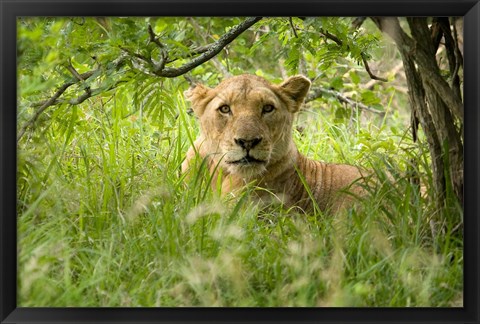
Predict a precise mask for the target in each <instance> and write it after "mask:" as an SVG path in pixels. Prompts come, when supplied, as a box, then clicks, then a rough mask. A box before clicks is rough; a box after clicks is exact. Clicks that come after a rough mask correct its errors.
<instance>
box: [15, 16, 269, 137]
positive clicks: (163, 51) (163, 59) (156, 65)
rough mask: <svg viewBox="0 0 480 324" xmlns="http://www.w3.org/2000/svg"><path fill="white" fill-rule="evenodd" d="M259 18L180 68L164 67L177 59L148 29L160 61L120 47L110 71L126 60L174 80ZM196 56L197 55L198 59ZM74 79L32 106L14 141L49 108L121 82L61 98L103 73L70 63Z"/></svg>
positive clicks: (75, 101)
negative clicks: (83, 68) (172, 56)
mask: <svg viewBox="0 0 480 324" xmlns="http://www.w3.org/2000/svg"><path fill="white" fill-rule="evenodd" d="M261 19H262V17H251V18H246V19H245V20H244V21H243V22H242V23H240V24H238V25H236V26H234V27H232V28H231V29H230V30H229V31H228V32H226V33H225V34H224V35H223V36H222V37H220V38H219V39H218V40H217V41H215V42H213V43H211V44H209V45H206V46H202V47H200V48H197V49H195V50H193V51H192V52H191V53H189V54H188V56H187V57H195V56H196V57H195V58H194V59H192V60H191V61H190V62H188V63H186V64H184V65H182V66H181V67H179V68H169V67H166V65H167V64H169V63H171V62H173V61H175V60H176V59H173V60H169V57H168V51H167V48H166V46H165V45H163V44H162V43H161V42H160V40H159V38H158V36H157V35H155V33H154V32H153V29H152V27H151V26H150V25H149V26H148V34H149V39H150V42H152V43H154V44H155V45H156V46H157V47H158V48H159V49H160V60H159V61H158V62H154V61H153V60H152V59H151V58H148V57H146V56H144V55H141V54H138V53H133V52H131V51H130V50H128V49H126V48H124V47H120V49H122V50H123V51H124V52H126V53H127V54H128V55H121V56H120V57H119V58H118V59H117V60H115V61H114V62H113V65H112V67H111V68H110V67H109V69H114V70H118V69H119V68H120V67H121V66H123V65H124V63H125V61H126V60H131V61H133V60H140V61H142V62H144V63H147V64H148V66H149V71H150V72H152V73H153V74H155V75H156V76H160V77H168V78H173V77H177V76H180V75H183V74H185V73H187V72H189V71H190V70H192V69H193V68H195V67H197V66H199V65H200V64H202V63H204V62H206V61H208V60H210V59H212V58H213V57H214V56H215V55H217V54H218V53H219V52H220V51H221V50H222V49H223V48H224V47H225V46H227V45H228V44H230V43H231V42H232V41H233V40H235V39H236V38H237V37H238V36H239V35H240V34H242V33H243V32H244V31H245V30H247V29H248V28H250V27H251V26H252V25H254V24H255V23H256V22H258V21H259V20H261ZM197 55H199V56H197ZM65 68H66V69H67V70H68V71H69V72H70V73H71V74H72V76H73V80H68V81H67V82H65V83H64V84H63V85H61V86H60V87H59V88H58V89H57V91H56V92H55V93H54V95H53V96H52V97H50V98H49V99H47V100H44V101H40V102H37V103H34V104H32V107H33V108H35V112H34V114H33V115H32V116H31V117H30V118H29V119H28V120H27V121H26V122H25V123H24V124H23V125H22V126H21V127H20V129H19V131H18V134H17V142H18V141H19V140H20V139H21V138H22V137H23V136H24V134H25V132H26V131H27V129H28V128H30V127H32V126H33V125H34V124H35V122H36V121H37V120H38V118H39V117H40V115H41V114H42V113H43V112H44V111H45V110H46V109H47V108H48V107H50V106H53V105H58V104H63V103H68V104H70V105H78V104H80V103H82V102H84V101H85V100H87V99H88V98H90V97H92V96H95V95H98V94H100V93H102V92H103V91H105V90H111V89H113V88H115V87H117V86H118V84H120V83H122V81H117V82H116V83H114V84H113V85H109V86H108V87H102V86H100V87H98V88H96V89H91V88H90V86H88V85H86V86H85V88H84V91H85V93H84V94H82V95H80V96H78V97H76V98H72V99H61V97H62V96H63V94H64V93H65V91H66V90H67V89H68V88H70V87H71V86H73V85H75V84H79V83H84V82H86V81H87V80H89V79H91V78H92V76H93V77H97V76H98V75H99V74H100V73H101V72H102V67H99V68H97V69H94V70H91V71H88V72H85V73H82V74H79V73H78V71H76V70H75V68H74V67H73V66H72V64H71V62H68V64H67V65H66V67H65Z"/></svg>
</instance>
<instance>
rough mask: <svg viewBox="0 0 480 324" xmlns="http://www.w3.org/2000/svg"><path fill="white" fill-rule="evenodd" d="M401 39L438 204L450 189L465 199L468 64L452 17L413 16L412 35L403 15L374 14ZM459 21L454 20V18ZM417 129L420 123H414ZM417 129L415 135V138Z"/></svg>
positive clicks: (397, 40)
mask: <svg viewBox="0 0 480 324" xmlns="http://www.w3.org/2000/svg"><path fill="white" fill-rule="evenodd" d="M372 19H373V21H374V22H375V23H376V25H377V27H378V28H379V29H380V30H381V31H382V32H384V33H386V34H388V35H389V36H390V37H391V38H392V39H393V40H394V42H395V43H396V45H397V47H398V50H399V52H400V54H401V57H402V61H403V65H404V69H405V75H406V78H407V83H408V91H409V101H410V105H411V107H412V119H413V120H414V123H413V124H416V121H417V120H418V123H419V124H420V126H421V127H422V129H423V131H424V133H425V136H426V138H427V142H428V145H429V151H430V156H431V159H432V173H433V185H434V189H435V197H434V199H435V200H436V202H437V204H438V207H439V208H444V207H446V206H445V204H446V202H447V201H446V199H447V196H448V191H450V189H451V191H452V193H453V194H454V195H455V197H456V198H457V199H458V201H459V202H460V203H463V143H462V140H463V136H462V126H463V100H462V92H461V88H460V77H459V75H458V72H459V68H460V67H461V66H462V65H463V60H462V57H461V52H460V50H459V47H458V42H457V41H456V40H457V35H456V34H455V33H456V30H455V29H454V28H453V29H452V26H451V25H450V22H449V20H448V18H434V19H433V23H432V28H431V29H429V27H428V18H407V22H408V25H409V27H410V34H411V36H409V35H408V34H407V33H406V32H405V31H404V30H403V28H402V27H401V26H400V23H399V20H398V19H397V18H390V17H382V18H376V17H375V18H372ZM453 23H454V22H453ZM442 37H443V39H444V42H445V49H446V54H447V59H448V64H449V71H450V84H449V83H448V82H447V80H446V79H445V77H443V76H442V74H441V71H440V68H439V66H438V63H437V58H436V55H437V49H438V46H439V45H440V40H441V39H442ZM413 129H414V131H416V128H415V127H413ZM415 137H416V134H414V138H415Z"/></svg>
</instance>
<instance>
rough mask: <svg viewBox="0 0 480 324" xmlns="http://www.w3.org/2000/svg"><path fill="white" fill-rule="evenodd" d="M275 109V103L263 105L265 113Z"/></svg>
mask: <svg viewBox="0 0 480 324" xmlns="http://www.w3.org/2000/svg"><path fill="white" fill-rule="evenodd" d="M274 110H275V107H273V105H265V106H263V113H269V112H272V111H274Z"/></svg>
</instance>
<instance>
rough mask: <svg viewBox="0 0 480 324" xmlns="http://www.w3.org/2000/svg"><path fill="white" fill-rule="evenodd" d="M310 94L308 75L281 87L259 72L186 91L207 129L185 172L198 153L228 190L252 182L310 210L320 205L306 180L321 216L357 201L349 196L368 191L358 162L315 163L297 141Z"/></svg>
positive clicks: (203, 128)
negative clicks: (299, 117)
mask: <svg viewBox="0 0 480 324" xmlns="http://www.w3.org/2000/svg"><path fill="white" fill-rule="evenodd" d="M309 89H310V81H309V80H308V79H307V78H305V77H304V76H301V75H298V76H293V77H290V78H288V79H287V80H285V81H284V82H283V83H281V84H280V85H276V84H271V83H270V82H268V81H267V80H265V79H263V78H261V77H258V76H255V75H240V76H235V77H232V78H229V79H226V80H224V81H223V82H221V83H220V84H219V85H218V86H217V87H215V88H213V89H211V88H208V87H206V86H203V85H197V86H196V87H195V88H193V89H191V90H188V91H186V93H185V96H186V98H187V99H188V100H189V101H190V102H191V104H192V109H193V112H194V113H195V115H196V116H197V117H198V119H199V120H200V128H201V132H200V135H199V137H198V138H197V139H196V141H195V142H194V145H193V146H192V147H191V148H190V149H189V150H188V152H187V155H186V159H185V161H184V162H183V164H182V172H184V173H185V172H187V170H188V169H189V168H190V165H191V164H192V163H191V162H192V159H193V158H195V156H196V155H197V154H198V155H199V157H200V158H202V159H204V158H206V159H208V165H209V170H210V172H211V173H212V174H213V177H214V180H213V181H212V185H213V186H214V187H215V186H217V185H219V184H221V186H222V188H221V189H222V192H230V191H232V190H236V189H239V188H242V187H243V186H245V184H246V183H250V182H252V181H253V182H255V184H256V186H258V187H261V188H265V189H267V191H269V192H271V193H273V194H274V195H276V196H277V197H280V198H281V199H282V201H283V203H284V204H285V205H286V206H287V207H291V206H296V207H299V208H301V209H303V210H305V211H311V210H312V209H313V206H314V203H313V201H312V199H311V197H310V194H309V193H308V190H307V188H306V187H305V185H304V182H305V183H306V184H307V186H308V188H309V190H310V192H311V196H313V198H314V199H315V201H316V203H317V204H318V207H319V208H320V209H321V210H322V211H328V210H329V211H336V210H338V209H339V208H342V207H345V206H349V205H350V203H351V201H352V200H353V199H352V195H349V194H347V193H346V191H350V192H353V193H357V194H359V193H360V192H361V191H362V189H361V186H359V185H358V183H356V181H357V180H358V179H359V178H361V177H362V174H361V171H360V170H359V169H358V168H357V167H354V166H351V165H344V164H328V163H323V162H319V161H314V160H311V159H308V158H306V157H305V156H303V155H302V154H301V153H300V152H299V151H298V149H297V147H296V146H295V143H294V142H293V140H292V124H293V120H294V115H295V113H296V112H298V111H299V109H300V107H301V105H302V104H303V101H304V99H305V96H306V95H307V92H308V90H309ZM192 172H195V171H192ZM220 174H221V178H220V179H218V177H219V175H220ZM302 179H303V181H302Z"/></svg>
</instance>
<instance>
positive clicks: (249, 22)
mask: <svg viewBox="0 0 480 324" xmlns="http://www.w3.org/2000/svg"><path fill="white" fill-rule="evenodd" d="M261 19H262V17H250V18H247V19H245V20H244V21H243V22H242V23H240V24H238V25H236V26H234V27H232V28H231V29H230V30H229V31H228V32H227V33H225V34H224V35H223V36H222V37H220V38H219V39H218V40H217V41H216V42H214V43H212V44H210V45H208V46H207V48H204V49H202V52H203V53H202V54H201V55H200V56H198V57H196V58H194V59H192V60H191V61H190V62H188V63H186V64H184V65H182V66H181V67H178V68H168V67H165V66H162V65H161V64H159V65H154V66H153V71H152V72H153V73H154V74H155V75H157V76H160V77H166V78H174V77H177V76H180V75H182V74H185V73H187V72H189V71H190V70H192V69H193V68H195V67H197V66H199V65H200V64H202V63H205V62H206V61H208V60H210V59H211V58H213V57H214V56H215V55H217V54H218V53H220V51H221V50H222V49H223V48H224V47H225V46H227V45H228V44H230V43H231V42H232V41H234V40H235V39H236V38H237V37H238V36H240V35H241V34H242V33H243V32H244V31H246V30H247V29H248V28H250V27H251V26H253V25H254V24H255V23H257V22H258V21H260V20H261Z"/></svg>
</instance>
